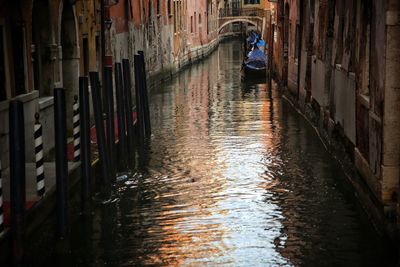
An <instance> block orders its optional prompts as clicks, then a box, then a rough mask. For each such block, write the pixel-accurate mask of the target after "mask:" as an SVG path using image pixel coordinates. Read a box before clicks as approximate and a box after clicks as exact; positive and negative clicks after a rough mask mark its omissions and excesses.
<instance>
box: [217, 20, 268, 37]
mask: <svg viewBox="0 0 400 267" xmlns="http://www.w3.org/2000/svg"><path fill="white" fill-rule="evenodd" d="M256 20H260V21H261V22H262V21H263V20H262V18H254V17H252V18H235V19H228V20H224V21H221V22H220V24H221V23H222V24H221V25H220V26H219V28H218V33H220V32H221V30H222V29H223V28H225V27H226V26H228V25H229V24H232V23H235V22H247V23H250V24H252V25H254V26H256V27H259V26H260V25H258V23H257V21H256ZM261 24H262V23H261Z"/></svg>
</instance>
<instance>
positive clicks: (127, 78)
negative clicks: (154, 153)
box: [122, 59, 135, 166]
mask: <svg viewBox="0 0 400 267" xmlns="http://www.w3.org/2000/svg"><path fill="white" fill-rule="evenodd" d="M122 66H123V72H124V88H125V113H126V116H125V117H126V131H127V133H128V135H127V146H128V160H129V165H130V166H134V164H135V155H134V149H133V142H134V139H135V136H134V128H133V127H134V126H133V118H132V82H131V69H130V66H129V60H128V59H123V60H122Z"/></svg>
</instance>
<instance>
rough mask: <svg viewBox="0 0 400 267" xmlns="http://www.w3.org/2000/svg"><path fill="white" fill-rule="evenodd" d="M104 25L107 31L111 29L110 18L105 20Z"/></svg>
mask: <svg viewBox="0 0 400 267" xmlns="http://www.w3.org/2000/svg"><path fill="white" fill-rule="evenodd" d="M104 25H105V26H106V28H107V30H110V29H111V25H112V20H111V18H107V19H105V20H104Z"/></svg>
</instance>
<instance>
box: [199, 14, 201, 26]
mask: <svg viewBox="0 0 400 267" xmlns="http://www.w3.org/2000/svg"><path fill="white" fill-rule="evenodd" d="M199 24H201V14H199Z"/></svg>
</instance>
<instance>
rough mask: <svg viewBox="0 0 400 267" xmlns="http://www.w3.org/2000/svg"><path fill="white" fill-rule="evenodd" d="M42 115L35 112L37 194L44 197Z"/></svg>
mask: <svg viewBox="0 0 400 267" xmlns="http://www.w3.org/2000/svg"><path fill="white" fill-rule="evenodd" d="M39 118H40V115H39V113H37V112H36V113H35V126H34V128H35V129H34V137H35V159H36V184H37V186H36V190H37V195H38V196H39V197H42V196H43V195H44V193H45V191H46V188H45V184H44V159H43V131H42V124H41V123H40V122H39Z"/></svg>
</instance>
